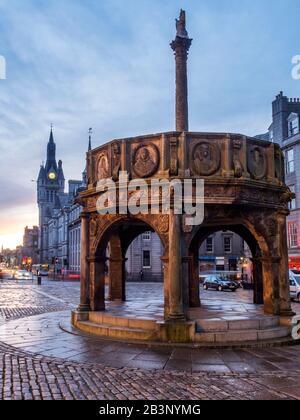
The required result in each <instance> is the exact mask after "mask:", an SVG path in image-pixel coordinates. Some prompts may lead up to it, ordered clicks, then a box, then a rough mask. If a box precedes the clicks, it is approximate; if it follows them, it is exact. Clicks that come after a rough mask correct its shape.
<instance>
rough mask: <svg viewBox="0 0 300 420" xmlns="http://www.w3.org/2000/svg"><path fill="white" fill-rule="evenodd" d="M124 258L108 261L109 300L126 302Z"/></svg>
mask: <svg viewBox="0 0 300 420" xmlns="http://www.w3.org/2000/svg"><path fill="white" fill-rule="evenodd" d="M126 261H127V260H126V259H125V258H110V259H109V300H111V301H119V302H125V301H126V292H125V265H126Z"/></svg>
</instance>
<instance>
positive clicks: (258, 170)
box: [248, 146, 267, 180]
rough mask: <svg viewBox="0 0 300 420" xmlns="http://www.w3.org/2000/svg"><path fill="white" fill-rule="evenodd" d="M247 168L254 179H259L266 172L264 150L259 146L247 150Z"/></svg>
mask: <svg viewBox="0 0 300 420" xmlns="http://www.w3.org/2000/svg"><path fill="white" fill-rule="evenodd" d="M248 168H249V172H250V174H251V175H252V176H253V177H254V179H257V180H260V179H262V178H264V177H265V176H266V173H267V158H266V154H265V150H264V148H263V147H260V146H253V147H252V148H251V149H250V151H249V152H248Z"/></svg>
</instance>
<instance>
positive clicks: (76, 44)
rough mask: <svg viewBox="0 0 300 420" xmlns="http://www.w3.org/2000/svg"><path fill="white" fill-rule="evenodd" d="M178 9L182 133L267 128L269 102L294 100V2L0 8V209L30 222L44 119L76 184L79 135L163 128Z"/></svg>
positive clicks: (167, 124) (3, 4)
mask: <svg viewBox="0 0 300 420" xmlns="http://www.w3.org/2000/svg"><path fill="white" fill-rule="evenodd" d="M182 6H184V7H186V9H187V12H188V28H189V31H190V35H191V36H192V37H193V38H194V42H193V46H192V49H191V53H190V56H189V92H190V120H191V121H190V122H191V124H190V125H191V129H192V130H193V131H196V130H198V131H233V132H243V133H245V134H251V135H252V134H257V133H260V132H263V131H266V129H267V127H268V126H269V123H270V120H271V101H272V99H273V97H274V96H275V94H277V93H278V92H279V91H280V90H286V91H291V96H298V95H299V94H300V84H299V83H298V84H297V83H296V82H295V81H293V80H292V79H291V77H290V70H291V69H290V61H291V57H292V56H293V55H295V54H298V53H300V52H299V48H298V44H297V39H298V38H299V36H298V35H299V34H298V29H297V28H298V21H297V19H298V16H299V11H300V10H299V2H298V1H297V0H287V1H283V0H278V1H277V2H276V3H274V4H272V8H270V3H269V0H268V1H267V0H260V1H258V0H252V1H250V0H244V1H243V2H240V1H237V0H232V1H231V2H230V6H229V5H228V1H227V0H226V1H225V0H218V2H211V1H210V0H203V1H201V2H199V1H198V0H189V1H182V0H180V1H179V0H168V1H163V2H162V1H161V0H127V1H126V2H124V0H101V2H99V1H98V0H86V1H84V2H83V1H80V0H65V1H64V2H61V1H59V0H51V2H49V1H48V0H47V1H46V0H39V1H37V0H27V1H26V2H22V1H20V0H9V1H8V0H0V16H1V29H0V55H3V56H4V57H5V59H6V62H7V80H5V81H1V80H0V156H1V165H0V178H1V194H2V198H1V202H0V206H1V208H2V209H3V210H5V211H6V210H7V209H8V208H11V209H12V210H13V211H16V212H18V211H19V209H20V208H21V207H22V205H27V204H28V202H29V200H32V208H33V213H32V215H31V218H32V220H34V218H36V215H37V208H36V206H34V200H35V198H34V197H35V184H34V183H31V180H33V179H36V177H37V174H38V171H39V165H40V163H41V162H42V161H43V160H44V159H45V153H46V143H47V140H48V135H49V126H50V123H51V122H53V123H54V132H55V139H56V143H57V154H58V158H62V160H63V161H64V170H65V175H66V178H79V177H80V176H81V170H82V169H83V168H84V166H85V162H84V157H85V151H86V148H87V131H88V128H89V127H93V129H94V133H95V134H94V139H93V143H94V146H97V145H99V144H101V143H104V142H105V141H106V140H110V139H112V138H118V137H120V138H124V137H126V136H133V135H138V134H145V133H151V132H159V131H169V130H172V129H173V128H174V86H175V83H174V58H173V53H172V51H171V49H170V46H169V42H170V41H171V40H172V38H173V37H174V33H175V25H174V23H175V17H176V16H177V15H178V11H179V9H180V8H181V7H182ZM286 10H289V13H288V14H287V13H286ZM12 180H13V182H12ZM6 186H8V187H10V188H7V187H6ZM24 191H26V192H24ZM8 203H9V204H8ZM10 206H11V207H10ZM20 214H21V216H22V211H21V210H20ZM21 216H20V220H21ZM27 220H28V219H27Z"/></svg>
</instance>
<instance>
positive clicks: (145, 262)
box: [143, 251, 151, 268]
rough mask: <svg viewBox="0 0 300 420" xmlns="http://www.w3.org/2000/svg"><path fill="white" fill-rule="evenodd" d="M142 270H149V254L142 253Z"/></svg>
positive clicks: (147, 252)
mask: <svg viewBox="0 0 300 420" xmlns="http://www.w3.org/2000/svg"><path fill="white" fill-rule="evenodd" d="M143 268H151V253H150V251H143Z"/></svg>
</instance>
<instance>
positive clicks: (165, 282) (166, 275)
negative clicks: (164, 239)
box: [161, 254, 170, 319]
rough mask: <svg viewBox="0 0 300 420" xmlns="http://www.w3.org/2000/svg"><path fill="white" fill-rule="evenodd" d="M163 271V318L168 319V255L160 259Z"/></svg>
mask: <svg viewBox="0 0 300 420" xmlns="http://www.w3.org/2000/svg"><path fill="white" fill-rule="evenodd" d="M161 261H162V263H163V270H164V317H165V319H168V318H169V314H170V275H169V254H168V255H167V256H166V255H164V256H163V257H161Z"/></svg>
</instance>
